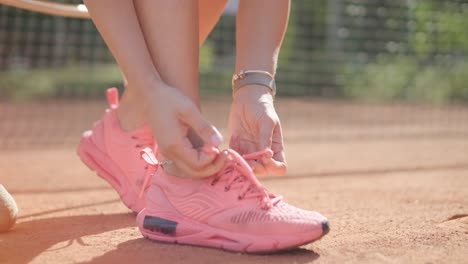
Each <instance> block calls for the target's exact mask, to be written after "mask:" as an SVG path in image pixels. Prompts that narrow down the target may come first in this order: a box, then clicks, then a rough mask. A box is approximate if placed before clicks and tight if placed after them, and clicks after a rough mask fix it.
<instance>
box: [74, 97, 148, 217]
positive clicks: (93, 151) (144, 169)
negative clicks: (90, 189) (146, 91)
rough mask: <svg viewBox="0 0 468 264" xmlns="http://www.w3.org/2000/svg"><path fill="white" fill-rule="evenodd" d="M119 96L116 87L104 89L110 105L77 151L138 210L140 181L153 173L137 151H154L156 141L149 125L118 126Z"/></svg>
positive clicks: (86, 133)
mask: <svg viewBox="0 0 468 264" xmlns="http://www.w3.org/2000/svg"><path fill="white" fill-rule="evenodd" d="M118 98H119V94H118V91H117V89H116V88H110V89H108V90H107V101H108V103H109V106H110V108H109V109H107V110H106V113H105V114H104V116H103V117H102V118H101V120H99V121H97V122H96V123H95V124H94V127H93V129H92V130H88V131H86V132H84V133H83V135H82V137H81V141H80V143H79V145H78V149H77V153H78V156H80V158H81V160H82V161H83V162H84V163H85V164H86V165H87V166H88V167H89V168H90V169H91V170H93V171H96V173H97V175H99V176H100V177H101V178H103V179H104V180H106V181H107V182H108V183H110V185H112V187H113V188H114V189H115V190H116V191H117V192H118V193H119V195H120V198H121V199H122V202H123V203H124V204H125V205H126V206H127V207H128V208H130V209H131V210H132V211H134V212H136V213H138V212H140V211H141V209H143V208H144V196H143V195H142V194H140V190H142V185H143V180H144V178H145V176H146V175H147V174H151V173H153V172H154V170H153V168H151V166H148V164H147V163H146V162H145V161H144V160H143V159H142V158H141V155H140V151H141V150H142V149H144V148H147V149H149V150H154V151H156V144H155V141H154V138H153V135H152V133H151V129H150V128H149V127H148V126H143V127H142V128H140V129H137V130H134V131H131V132H125V131H123V130H122V129H121V127H120V123H119V120H118V119H117V116H116V113H115V109H117V107H118V103H119V102H118V100H119V99H118Z"/></svg>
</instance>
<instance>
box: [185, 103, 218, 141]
mask: <svg viewBox="0 0 468 264" xmlns="http://www.w3.org/2000/svg"><path fill="white" fill-rule="evenodd" d="M182 121H184V122H185V123H186V124H187V125H188V126H190V127H191V128H192V129H193V130H194V131H195V133H196V134H197V135H198V136H199V137H200V138H201V139H202V140H203V142H204V143H205V144H208V145H213V146H216V147H217V146H219V145H220V144H221V142H222V141H223V136H221V133H219V131H218V129H216V127H214V126H213V125H212V124H211V123H210V122H208V121H207V120H206V119H205V118H204V117H203V116H202V114H201V113H200V111H198V109H196V108H195V107H194V109H193V111H190V112H187V113H186V114H185V115H183V116H182Z"/></svg>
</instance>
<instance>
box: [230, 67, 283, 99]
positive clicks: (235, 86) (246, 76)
mask: <svg viewBox="0 0 468 264" xmlns="http://www.w3.org/2000/svg"><path fill="white" fill-rule="evenodd" d="M251 84H257V85H262V86H265V87H268V88H269V89H270V90H271V94H272V95H273V97H274V96H275V95H276V83H275V77H274V76H273V74H271V73H269V72H267V71H259V70H246V71H245V70H241V71H240V72H239V73H236V74H234V75H233V76H232V94H234V93H235V92H236V91H237V90H239V89H240V88H242V87H244V86H246V85H251Z"/></svg>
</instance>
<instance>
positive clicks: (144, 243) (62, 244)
mask: <svg viewBox="0 0 468 264" xmlns="http://www.w3.org/2000/svg"><path fill="white" fill-rule="evenodd" d="M134 221H135V215H134V214H132V213H118V214H109V215H79V216H64V217H50V218H44V219H33V220H30V221H25V222H20V223H18V224H17V226H16V227H15V229H14V230H12V231H11V232H9V233H6V234H3V235H2V237H0V263H29V262H31V261H33V260H34V259H35V258H36V257H38V256H40V255H44V253H46V254H51V253H52V254H57V255H68V254H70V253H67V252H61V251H64V250H65V251H66V250H71V251H78V252H77V253H79V252H82V253H83V254H84V255H86V247H89V246H93V245H89V244H87V241H88V240H90V238H89V237H88V236H92V235H99V234H103V233H106V232H109V231H113V230H119V229H122V230H121V231H119V232H118V233H116V234H114V235H113V237H111V239H108V241H103V243H106V244H108V245H109V246H108V247H106V248H107V249H109V251H105V250H103V252H102V254H100V255H98V256H96V255H94V256H95V257H94V258H92V259H91V260H90V261H86V262H81V263H122V262H134V263H221V262H222V263H269V264H270V263H285V262H289V261H288V260H291V259H292V258H293V259H294V261H295V263H310V262H312V261H314V260H316V259H317V258H319V255H318V254H317V253H315V252H314V251H312V250H309V249H304V248H298V249H294V250H290V251H286V252H281V253H278V254H272V255H247V254H239V253H231V252H226V251H221V250H217V249H210V248H202V247H193V246H185V245H173V244H164V243H155V242H151V241H149V240H147V239H144V238H140V237H139V234H137V233H136V232H138V231H136V229H134V228H131V227H134V225H135V222H134ZM129 228H130V229H129ZM101 236H102V235H101ZM122 236H123V237H122ZM84 237H88V238H87V239H85V240H86V241H84V240H83V238H84ZM106 237H107V236H106ZM127 237H128V239H127ZM135 237H138V238H136V239H135ZM122 240H123V241H124V242H121V243H119V242H118V241H122ZM113 243H116V245H115V246H112V244H113ZM77 245H78V246H79V247H78V249H77V248H76V246H77ZM70 247H74V248H73V249H69V248H70ZM75 254H76V253H75ZM84 255H82V256H79V257H80V258H81V259H83V256H84ZM72 256H73V255H72ZM43 260H44V259H40V260H39V262H42V261H43ZM69 261H70V262H73V263H75V262H76V260H73V259H69Z"/></svg>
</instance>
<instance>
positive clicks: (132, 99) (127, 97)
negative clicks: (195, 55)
mask: <svg viewBox="0 0 468 264" xmlns="http://www.w3.org/2000/svg"><path fill="white" fill-rule="evenodd" d="M226 3H227V0H217V1H212V0H199V1H198V18H199V19H198V21H199V23H198V28H199V30H198V44H199V46H201V45H202V44H203V42H204V41H205V40H206V38H207V37H208V35H209V34H210V32H211V31H212V30H213V28H214V26H215V25H216V23H217V22H218V20H219V18H220V17H221V14H222V12H223V10H224V7H225V6H226ZM153 5H154V4H153ZM140 21H144V22H145V21H146V22H147V23H149V24H148V25H147V26H146V28H147V29H148V31H149V32H150V33H149V34H148V35H153V34H151V23H152V20H151V17H150V18H149V19H143V20H140ZM145 37H146V35H145ZM147 44H148V46H150V47H151V46H152V45H153V44H154V42H148V43H147ZM153 49H156V47H153ZM152 60H156V58H152ZM122 77H123V80H124V87H125V90H124V93H123V95H122V99H121V103H120V104H121V107H120V108H121V109H120V111H119V118H120V119H121V122H122V125H123V128H124V129H126V130H131V129H135V128H137V127H139V126H141V125H142V124H143V123H144V119H143V118H142V116H143V113H142V112H141V110H139V108H138V107H134V105H135V104H138V99H137V97H136V96H134V93H132V91H133V90H134V88H132V87H131V86H130V85H129V84H128V81H127V78H126V77H125V74H124V73H122ZM192 88H193V90H192V91H189V92H188V93H189V94H192V96H193V99H194V100H195V102H196V104H197V105H198V106H199V99H198V96H196V94H198V88H197V87H192ZM135 117H137V118H135Z"/></svg>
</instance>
